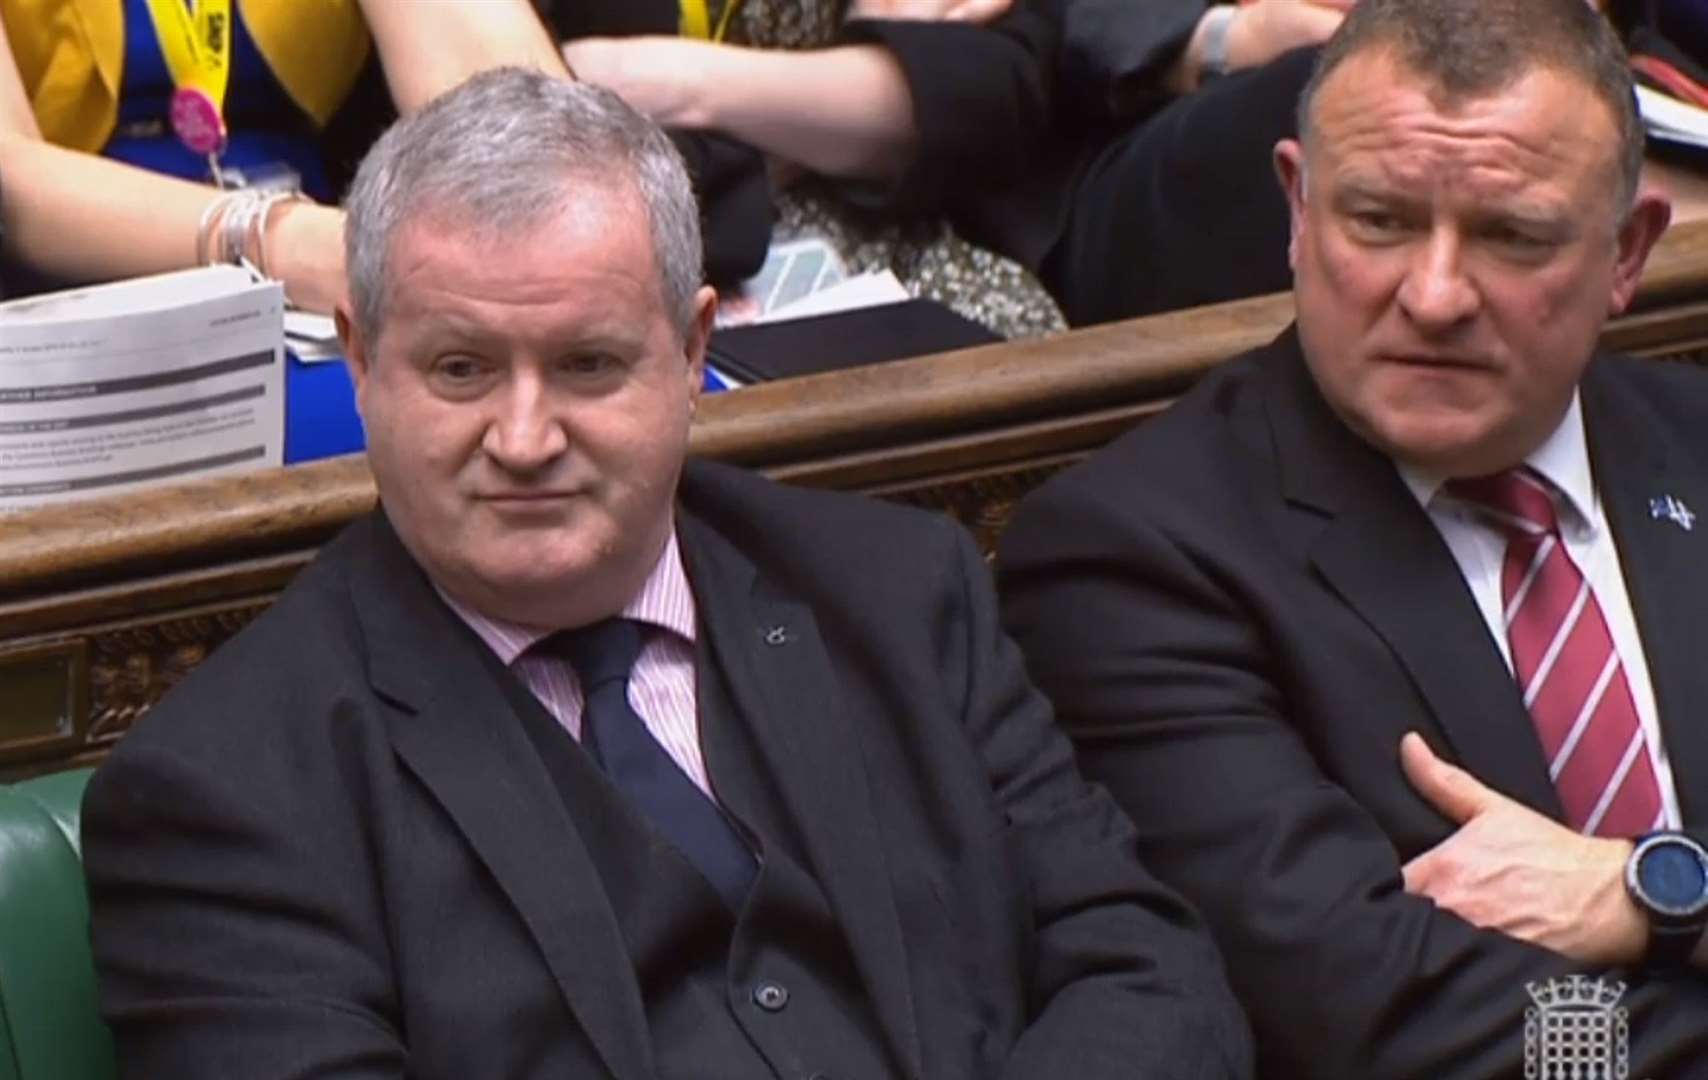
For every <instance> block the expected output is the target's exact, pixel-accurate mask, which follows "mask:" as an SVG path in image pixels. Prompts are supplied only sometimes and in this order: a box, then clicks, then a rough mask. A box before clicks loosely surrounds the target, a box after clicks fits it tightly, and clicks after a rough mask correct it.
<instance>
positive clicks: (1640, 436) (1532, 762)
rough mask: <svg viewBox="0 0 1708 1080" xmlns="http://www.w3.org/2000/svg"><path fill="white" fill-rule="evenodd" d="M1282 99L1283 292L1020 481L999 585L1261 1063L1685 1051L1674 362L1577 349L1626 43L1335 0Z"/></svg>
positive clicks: (1704, 541) (1694, 412)
mask: <svg viewBox="0 0 1708 1080" xmlns="http://www.w3.org/2000/svg"><path fill="white" fill-rule="evenodd" d="M1299 130H1300V132H1301V135H1300V139H1299V140H1298V141H1291V140H1289V141H1286V142H1283V143H1281V144H1280V145H1279V146H1278V147H1277V148H1276V151H1275V164H1276V168H1277V172H1278V174H1279V177H1280V180H1281V182H1282V185H1283V187H1284V188H1285V189H1286V193H1287V196H1288V199H1289V203H1290V206H1291V210H1292V218H1293V229H1292V243H1291V249H1290V257H1291V262H1292V265H1293V269H1294V278H1295V289H1294V291H1295V298H1296V301H1297V323H1296V325H1295V326H1294V327H1293V328H1290V329H1289V330H1288V331H1287V332H1286V333H1285V334H1284V335H1283V336H1282V337H1281V338H1280V339H1278V340H1277V341H1276V342H1274V343H1273V344H1271V345H1269V346H1267V347H1265V348H1263V349H1260V350H1257V351H1256V352H1255V353H1254V354H1252V355H1249V356H1246V357H1242V358H1240V359H1237V360H1234V361H1232V362H1231V363H1229V364H1228V365H1227V366H1226V367H1224V368H1223V369H1222V370H1220V371H1218V372H1216V373H1214V374H1213V375H1211V376H1210V377H1209V378H1207V379H1206V380H1205V382H1204V384H1202V385H1200V386H1199V387H1197V388H1196V389H1195V390H1194V391H1193V392H1192V393H1191V394H1190V395H1188V396H1187V397H1186V398H1185V399H1184V400H1182V402H1181V403H1180V404H1179V405H1178V406H1176V407H1175V408H1174V409H1173V410H1172V411H1171V412H1170V413H1169V414H1168V415H1166V416H1164V417H1162V418H1160V419H1158V420H1156V421H1153V422H1150V423H1147V424H1145V425H1143V426H1141V427H1140V429H1139V430H1137V431H1135V432H1133V433H1132V434H1131V435H1129V436H1127V437H1126V438H1125V439H1123V440H1121V441H1120V442H1118V443H1116V444H1115V445H1114V446H1112V447H1110V448H1108V449H1107V450H1105V451H1103V452H1102V453H1101V454H1100V455H1098V456H1097V457H1095V458H1094V459H1093V460H1092V461H1091V462H1089V463H1088V464H1086V465H1084V466H1082V467H1079V468H1076V469H1073V470H1070V471H1069V472H1068V473H1066V474H1064V475H1063V476H1062V477H1060V478H1058V479H1057V480H1055V481H1052V482H1051V483H1050V484H1048V485H1046V486H1045V488H1043V489H1042V490H1041V491H1040V492H1039V493H1038V494H1037V495H1035V496H1034V497H1033V498H1032V499H1030V500H1029V501H1028V503H1027V505H1026V506H1024V507H1023V508H1022V509H1021V511H1020V513H1019V515H1018V517H1017V519H1016V521H1015V522H1014V524H1013V526H1012V527H1011V529H1010V530H1009V532H1008V535H1007V536H1006V538H1005V540H1004V545H1003V550H1002V553H1001V558H1000V560H999V564H1000V566H1001V568H1002V589H1003V594H1004V606H1005V619H1006V621H1007V624H1008V626H1009V629H1010V631H1011V632H1012V633H1013V634H1014V635H1015V637H1016V639H1017V640H1018V641H1019V642H1020V643H1021V645H1022V648H1023V650H1024V651H1025V652H1026V654H1027V660H1028V667H1029V670H1030V671H1031V673H1032V675H1033V677H1034V678H1035V679H1036V680H1037V681H1038V683H1039V685H1040V686H1042V687H1043V688H1044V689H1045V691H1046V692H1047V693H1049V694H1050V695H1051V696H1052V697H1053V698H1054V699H1055V702H1056V705H1057V708H1058V715H1059V716H1060V717H1061V719H1062V722H1063V723H1064V724H1065V725H1066V726H1067V727H1068V729H1069V732H1070V734H1072V735H1073V736H1074V738H1075V740H1076V742H1077V744H1078V748H1079V751H1080V756H1081V762H1082V764H1083V766H1084V768H1085V769H1086V771H1087V772H1088V774H1090V775H1091V776H1092V777H1093V778H1095V779H1099V780H1101V781H1103V782H1104V783H1106V784H1107V785H1108V786H1109V787H1110V788H1111V790H1112V791H1113V792H1114V793H1115V795H1116V796H1117V798H1118V799H1119V800H1120V801H1121V802H1122V803H1123V805H1124V807H1125V808H1126V809H1127V810H1128V812H1129V813H1130V814H1131V815H1132V816H1133V817H1134V819H1135V820H1136V822H1137V823H1138V825H1139V829H1140V833H1141V835H1142V837H1143V840H1142V844H1141V850H1142V852H1143V853H1144V854H1145V856H1146V859H1147V862H1148V864H1149V865H1151V866H1152V868H1153V869H1154V870H1156V871H1157V872H1158V873H1159V875H1160V876H1162V877H1163V878H1164V879H1165V880H1166V881H1168V882H1169V883H1170V884H1172V885H1174V886H1175V887H1177V888H1178V889H1180V890H1181V891H1183V892H1184V893H1186V894H1187V895H1188V897H1189V898H1190V899H1192V900H1193V901H1194V902H1195V903H1197V904H1198V906H1199V907H1200V909H1201V910H1203V911H1204V913H1205V914H1206V915H1207V916H1208V918H1209V920H1210V923H1211V926H1212V929H1213V930H1214V931H1215V933H1216V935H1217V938H1218V941H1219V943H1220V944H1221V946H1222V948H1223V951H1224V953H1225V954H1226V955H1227V957H1228V962H1229V970H1230V975H1231V977H1232V980H1233V983H1234V987H1235V990H1236V992H1238V993H1239V995H1240V997H1241V1000H1242V1002H1243V1003H1244V1004H1245V1006H1246V1009H1247V1011H1248V1012H1249V1014H1250V1016H1251V1019H1252V1022H1253V1026H1254V1029H1255V1030H1256V1033H1257V1036H1258V1043H1259V1073H1260V1075H1263V1076H1265V1077H1311V1078H1313V1080H1316V1078H1322V1077H1343V1076H1344V1077H1358V1078H1360V1080H1371V1078H1376V1077H1428V1078H1430V1080H1441V1078H1455V1080H1460V1078H1472V1077H1478V1078H1481V1077H1497V1076H1514V1075H1518V1074H1519V1073H1520V1072H1521V1070H1524V1069H1529V1070H1531V1071H1528V1072H1524V1075H1527V1076H1553V1075H1556V1073H1555V1072H1552V1071H1549V1069H1550V1068H1552V1065H1551V1064H1550V1062H1553V1063H1555V1064H1558V1063H1560V1062H1567V1063H1568V1065H1569V1068H1577V1069H1580V1070H1588V1071H1578V1072H1570V1071H1568V1072H1560V1073H1558V1075H1562V1076H1563V1075H1572V1076H1579V1075H1582V1076H1591V1075H1593V1076H1603V1075H1606V1076H1616V1075H1618V1076H1623V1075H1630V1076H1634V1077H1657V1078H1660V1077H1664V1078H1667V1080H1674V1078H1679V1077H1700V1076H1708V944H1704V935H1703V930H1704V925H1705V923H1708V853H1705V852H1704V849H1703V842H1704V841H1705V840H1708V714H1705V710H1708V662H1705V659H1704V658H1703V657H1701V656H1698V655H1696V652H1695V647H1696V641H1697V640H1698V638H1699V634H1698V633H1697V627H1698V625H1699V624H1701V623H1702V622H1703V621H1704V619H1708V523H1703V524H1704V527H1702V528H1698V525H1699V522H1698V518H1697V512H1698V511H1699V510H1708V375H1705V374H1704V373H1703V372H1702V371H1701V370H1700V369H1697V368H1694V367H1691V366H1689V365H1683V364H1668V363H1663V362H1661V361H1656V360H1634V359H1631V358H1627V357H1619V356H1613V355H1608V354H1605V353H1602V352H1599V351H1598V339H1599V337H1600V334H1601V330H1602V328H1603V325H1604V323H1605V321H1606V319H1607V318H1608V317H1609V316H1610V315H1612V314H1615V313H1618V312H1620V311H1622V310H1624V309H1625V308H1626V307H1627V305H1628V304H1629V303H1630V301H1631V299H1632V296H1633V294H1634V292H1635V290H1636V287H1637V282H1638V278H1639V276H1640V273H1641V270H1642V267H1643V264H1644V261H1645V259H1646V258H1647V256H1648V254H1649V251H1650V248H1651V246H1652V245H1653V243H1654V242H1655V240H1656V239H1657V238H1658V237H1659V236H1660V234H1661V232H1662V231H1663V230H1664V229H1665V228H1666V225H1667V221H1668V217H1669V208H1668V204H1667V202H1666V200H1665V198H1664V197H1663V196H1661V195H1659V194H1657V193H1654V192H1651V191H1647V190H1644V189H1643V188H1642V186H1641V185H1640V183H1639V176H1638V174H1639V169H1640V163H1641V160H1642V150H1643V134H1642V128H1641V125H1640V120H1639V118H1638V116H1637V114H1636V108H1635V102H1634V99H1633V93H1632V88H1631V83H1630V77H1629V73H1628V66H1627V62H1626V58H1625V56H1624V54H1623V52H1622V50H1621V49H1620V46H1619V44H1618V42H1617V40H1616V39H1615V38H1614V36H1613V35H1612V33H1611V32H1610V30H1609V29H1608V27H1607V26H1606V24H1605V22H1604V21H1603V20H1602V18H1601V17H1600V16H1598V15H1596V14H1594V13H1593V12H1592V11H1591V10H1590V9H1589V8H1588V7H1587V6H1586V5H1584V4H1583V3H1582V2H1581V0H1360V3H1359V4H1358V5H1357V7H1356V8H1354V10H1353V11H1352V13H1351V14H1350V15H1349V16H1348V17H1347V20H1346V22H1345V23H1344V24H1343V26H1342V28H1341V29H1340V30H1339V31H1338V32H1337V34H1336V35H1335V37H1334V38H1332V39H1331V40H1330V42H1329V43H1328V44H1327V46H1326V47H1325V49H1324V51H1323V53H1322V56H1321V58H1320V59H1319V61H1318V67H1317V71H1316V74H1315V76H1314V78H1313V79H1312V81H1311V83H1310V84H1309V86H1308V87H1307V88H1306V90H1305V93H1304V97H1303V101H1302V102H1301V105H1300V123H1299ZM1573 976H1581V978H1580V979H1579V980H1578V981H1575V982H1574V981H1572V977H1573ZM1598 980H1600V981H1598ZM1562 988H1565V989H1562ZM1527 990H1528V992H1527ZM1566 1007H1570V1008H1574V1009H1580V1010H1581V1011H1583V1012H1584V1014H1585V1015H1588V1013H1589V1012H1593V1011H1595V1010H1598V1009H1599V1010H1601V1011H1602V1013H1603V1014H1604V1015H1605V1017H1606V1019H1607V1020H1608V1026H1607V1027H1606V1028H1605V1029H1604V1034H1603V1035H1595V1036H1593V1037H1591V1036H1589V1035H1585V1036H1584V1038H1583V1039H1581V1040H1579V1043H1577V1044H1574V1045H1573V1046H1571V1047H1565V1049H1564V1050H1561V1048H1560V1047H1554V1048H1553V1050H1560V1051H1561V1054H1563V1055H1564V1056H1559V1057H1553V1058H1550V1057H1549V1054H1550V1053H1552V1052H1553V1050H1550V1049H1549V1048H1547V1047H1544V1046H1543V1045H1542V1044H1543V1043H1545V1042H1546V1041H1547V1038H1552V1037H1553V1034H1558V1032H1555V1031H1554V1029H1553V1028H1549V1027H1548V1023H1549V1021H1548V1017H1547V1014H1548V1013H1549V1012H1550V1010H1554V1009H1556V1008H1560V1009H1563V1008H1566ZM1617 1009H1623V1010H1627V1011H1625V1012H1616V1011H1615V1010H1617ZM1527 1010H1528V1011H1527ZM1586 1022H1587V1021H1586ZM1527 1024H1528V1027H1527ZM1620 1025H1623V1026H1622V1027H1621V1026H1620ZM1561 1030H1564V1029H1561ZM1574 1030H1578V1031H1579V1032H1580V1033H1581V1032H1583V1031H1588V1029H1587V1028H1582V1029H1574ZM1549 1033H1552V1034H1549ZM1545 1035H1546V1037H1545ZM1616 1036H1617V1037H1616ZM1562 1045H1563V1044H1562ZM1574 1054H1575V1055H1576V1056H1575V1057H1573V1056H1572V1055H1574ZM1621 1054H1624V1055H1625V1056H1623V1057H1621V1056H1620V1055H1621ZM1602 1064H1604V1065H1605V1066H1606V1068H1607V1070H1609V1071H1604V1072H1598V1071H1594V1069H1595V1068H1597V1067H1600V1065H1602ZM1622 1069H1628V1073H1627V1072H1625V1071H1619V1070H1622Z"/></svg>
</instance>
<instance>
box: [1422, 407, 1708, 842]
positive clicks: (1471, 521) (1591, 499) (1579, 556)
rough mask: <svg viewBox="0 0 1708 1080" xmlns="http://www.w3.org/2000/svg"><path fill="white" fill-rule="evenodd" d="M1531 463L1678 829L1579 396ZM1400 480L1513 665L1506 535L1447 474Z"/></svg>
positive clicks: (1667, 814) (1668, 819)
mask: <svg viewBox="0 0 1708 1080" xmlns="http://www.w3.org/2000/svg"><path fill="white" fill-rule="evenodd" d="M1525 464H1527V465H1529V466H1530V467H1531V468H1532V469H1534V470H1535V471H1536V472H1537V473H1539V474H1541V475H1542V476H1543V477H1544V478H1545V479H1546V480H1547V481H1548V482H1549V483H1551V484H1552V485H1553V486H1554V488H1555V490H1556V491H1558V492H1559V494H1560V496H1561V498H1559V499H1557V500H1556V513H1557V515H1558V517H1559V522H1560V533H1561V536H1562V537H1563V538H1564V540H1565V545H1566V552H1567V554H1569V555H1570V556H1571V559H1572V562H1573V563H1574V564H1575V565H1576V566H1577V568H1578V570H1579V572H1580V573H1582V574H1583V575H1584V576H1585V577H1586V578H1588V579H1589V587H1590V591H1591V592H1592V593H1593V594H1594V595H1595V599H1596V602H1597V603H1598V604H1600V605H1601V612H1602V615H1603V616H1604V617H1605V618H1606V620H1607V629H1608V632H1609V633H1610V634H1611V635H1612V637H1613V647H1614V649H1616V650H1617V651H1618V653H1619V662H1620V666H1621V667H1623V668H1624V670H1625V681H1626V682H1627V683H1628V684H1629V685H1630V687H1631V697H1632V698H1633V699H1634V700H1635V702H1636V705H1637V718H1638V720H1639V721H1640V722H1641V723H1642V725H1643V736H1644V741H1645V742H1646V743H1647V746H1648V751H1649V757H1650V760H1651V762H1652V763H1653V765H1654V768H1655V778H1656V780H1657V781H1658V782H1659V783H1660V789H1661V806H1662V809H1663V811H1664V818H1665V822H1664V823H1665V825H1666V827H1667V828H1669V829H1676V828H1679V827H1680V822H1681V820H1682V819H1681V817H1680V815H1679V809H1678V793H1677V792H1676V791H1675V790H1674V788H1673V782H1672V766H1671V764H1670V763H1669V762H1668V760H1667V754H1666V745H1665V744H1664V743H1663V742H1662V740H1661V728H1660V720H1659V718H1658V715H1657V713H1656V711H1655V692H1654V686H1653V684H1652V683H1651V682H1650V681H1649V665H1648V661H1647V660H1646V659H1645V658H1644V655H1643V641H1642V637H1641V635H1640V634H1639V633H1638V632H1637V620H1636V617H1635V616H1634V615H1633V614H1632V613H1631V598H1630V595H1629V594H1628V593H1627V592H1626V591H1625V575H1624V571H1623V570H1622V569H1621V568H1620V564H1619V549H1618V547H1617V546H1616V545H1615V543H1614V539H1613V531H1612V529H1610V528H1608V525H1607V518H1606V516H1605V515H1604V514H1603V513H1602V509H1601V497H1600V495H1599V494H1598V493H1597V492H1596V489H1595V478H1594V477H1593V476H1592V475H1591V474H1590V466H1589V445H1588V442H1587V441H1586V439H1585V436H1584V429H1583V407H1582V404H1581V403H1580V402H1579V400H1578V397H1577V395H1575V394H1574V395H1573V396H1572V403H1571V407H1570V408H1568V409H1567V410H1566V415H1565V418H1564V419H1562V420H1561V421H1560V426H1559V427H1557V428H1555V429H1554V433H1553V434H1552V435H1550V436H1549V437H1548V439H1547V441H1546V442H1544V443H1543V444H1542V445H1541V446H1540V447H1538V448H1537V449H1536V451H1535V452H1534V453H1532V454H1531V455H1530V456H1529V457H1528V458H1526V459H1525ZM1395 467H1396V468H1397V469H1398V470H1399V473H1400V478H1401V479H1403V480H1404V481H1405V483H1406V487H1407V488H1409V489H1410V490H1411V493H1412V495H1414V496H1415V497H1416V498H1417V501H1418V504H1419V505H1421V506H1422V507H1423V508H1424V509H1425V510H1426V511H1427V512H1428V514H1429V519H1430V520H1431V521H1433V522H1434V523H1435V527H1436V528H1437V529H1438V530H1440V532H1441V538H1442V539H1443V540H1445V541H1446V542H1447V548H1448V550H1449V551H1451V552H1452V553H1453V559H1454V561H1456V562H1457V563H1458V564H1459V572H1460V573H1461V574H1462V575H1464V578H1465V584H1466V585H1468V586H1469V587H1470V589H1471V596H1472V597H1473V598H1474V599H1475V600H1476V602H1477V610H1478V611H1480V612H1482V615H1483V622H1484V624H1485V625H1486V626H1487V628H1488V631H1489V636H1490V637H1491V638H1493V639H1494V643H1495V647H1496V648H1498V649H1499V650H1500V655H1501V659H1503V660H1504V661H1506V667H1507V670H1508V671H1511V670H1512V647H1511V645H1510V644H1509V643H1508V642H1507V639H1506V626H1505V622H1504V620H1503V615H1502V608H1503V603H1502V598H1501V567H1502V564H1503V562H1504V561H1505V558H1506V543H1507V538H1506V534H1505V533H1504V532H1502V531H1501V530H1500V529H1499V528H1497V527H1496V526H1493V525H1490V524H1489V523H1488V522H1487V521H1486V520H1485V519H1484V518H1483V517H1482V515H1480V514H1479V513H1478V512H1477V511H1476V510H1475V509H1473V508H1472V507H1470V506H1468V505H1466V504H1465V503H1463V502H1460V501H1459V500H1458V499H1455V498H1454V497H1453V496H1452V495H1450V494H1448V493H1446V492H1444V491H1442V490H1441V488H1442V485H1443V484H1444V483H1445V482H1446V480H1447V478H1446V477H1443V476H1432V475H1429V474H1427V473H1425V472H1423V471H1421V470H1419V469H1415V468H1412V467H1410V466H1408V465H1404V464H1400V463H1398V462H1396V463H1395Z"/></svg>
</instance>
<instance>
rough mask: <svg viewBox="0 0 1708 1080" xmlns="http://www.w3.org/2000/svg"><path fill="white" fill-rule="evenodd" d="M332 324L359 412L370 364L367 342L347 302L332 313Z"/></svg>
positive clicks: (339, 304) (343, 302)
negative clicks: (335, 329) (341, 347)
mask: <svg viewBox="0 0 1708 1080" xmlns="http://www.w3.org/2000/svg"><path fill="white" fill-rule="evenodd" d="M332 324H333V325H334V326H335V327H337V329H338V341H339V343H340V344H341V345H342V346H343V348H344V366H345V368H347V369H348V370H349V372H350V382H351V384H352V385H353V386H354V387H355V388H356V408H357V411H358V412H359V411H361V405H362V392H363V390H364V389H365V388H366V387H367V385H368V365H369V363H371V362H372V360H371V357H370V356H369V353H368V342H367V341H366V340H365V339H364V338H363V336H362V331H361V329H360V328H359V327H357V325H356V320H355V318H353V317H352V316H351V314H350V309H349V306H348V302H347V301H343V300H340V301H339V302H338V306H337V307H336V308H334V309H333V312H332Z"/></svg>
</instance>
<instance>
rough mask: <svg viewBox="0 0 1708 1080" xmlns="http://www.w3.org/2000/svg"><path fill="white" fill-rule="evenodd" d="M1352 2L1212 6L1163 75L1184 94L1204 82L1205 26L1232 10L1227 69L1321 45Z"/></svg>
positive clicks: (1267, 0)
mask: <svg viewBox="0 0 1708 1080" xmlns="http://www.w3.org/2000/svg"><path fill="white" fill-rule="evenodd" d="M1356 2H1357V0H1255V2H1254V3H1247V4H1241V5H1239V6H1238V7H1234V6H1233V5H1230V4H1220V5H1213V6H1211V7H1210V8H1209V9H1207V10H1206V11H1205V12H1204V14H1203V16H1202V17H1201V18H1199V20H1198V26H1197V28H1196V29H1195V30H1193V32H1192V37H1191V39H1190V40H1188V41H1187V43H1186V48H1185V49H1184V50H1182V51H1181V54H1180V57H1179V59H1177V60H1176V61H1175V62H1174V66H1173V67H1171V68H1170V69H1169V71H1168V73H1167V75H1166V76H1165V79H1164V81H1165V82H1166V83H1167V86H1168V89H1169V90H1170V91H1172V92H1174V93H1176V94H1186V93H1190V92H1191V91H1193V90H1195V89H1197V87H1198V85H1199V83H1201V82H1203V81H1204V63H1205V59H1206V53H1207V51H1208V45H1209V38H1210V25H1211V23H1212V22H1214V21H1215V20H1216V19H1218V18H1221V17H1222V15H1221V13H1220V11H1219V10H1218V9H1231V10H1232V11H1233V15H1232V16H1231V19H1232V21H1231V22H1230V23H1229V24H1228V28H1227V41H1226V49H1227V64H1228V70H1230V71H1243V70H1245V69H1246V68H1253V67H1261V66H1262V65H1264V64H1267V63H1269V61H1271V60H1273V59H1275V58H1276V57H1278V56H1280V55H1281V54H1282V53H1285V52H1290V51H1291V50H1293V49H1298V48H1302V47H1304V46H1306V45H1320V44H1321V43H1322V42H1324V41H1327V40H1328V38H1329V35H1330V34H1333V33H1334V31H1335V28H1336V27H1338V26H1339V25H1340V23H1341V20H1343V19H1344V18H1346V12H1347V11H1348V10H1349V9H1351V7H1352V5H1353V4H1354V3H1356Z"/></svg>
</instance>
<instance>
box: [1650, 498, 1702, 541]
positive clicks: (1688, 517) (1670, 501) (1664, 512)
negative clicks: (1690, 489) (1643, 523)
mask: <svg viewBox="0 0 1708 1080" xmlns="http://www.w3.org/2000/svg"><path fill="white" fill-rule="evenodd" d="M1649 517H1651V518H1653V519H1654V520H1656V521H1660V520H1662V519H1665V520H1667V521H1670V522H1672V523H1673V524H1674V525H1677V526H1678V527H1679V528H1681V529H1683V530H1684V531H1685V532H1689V531H1691V530H1692V529H1694V528H1695V527H1696V514H1695V513H1694V512H1693V511H1692V510H1691V509H1690V507H1688V506H1686V505H1684V500H1682V499H1679V498H1677V497H1675V496H1672V495H1656V496H1655V497H1654V498H1652V499H1650V500H1649Z"/></svg>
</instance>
